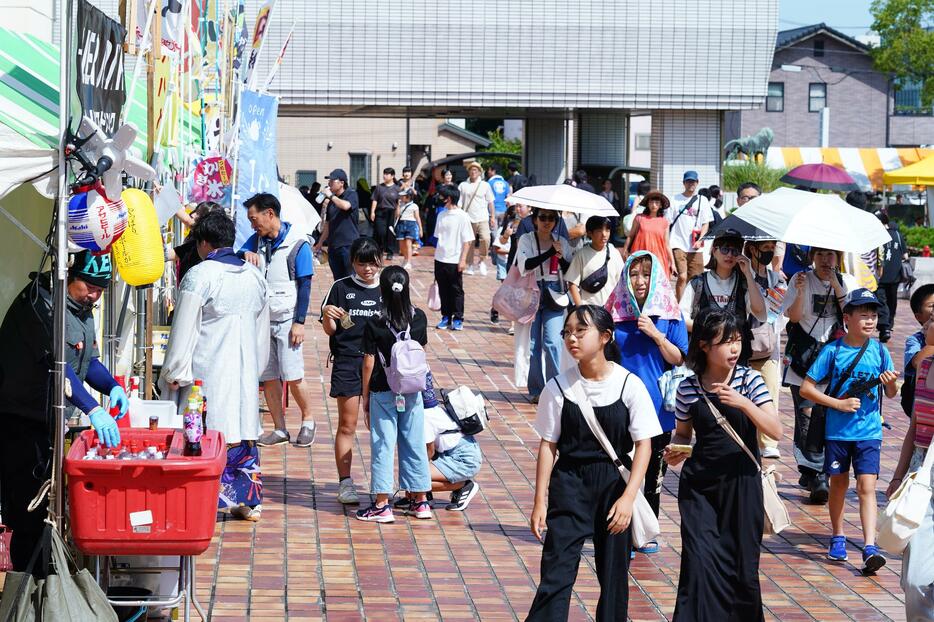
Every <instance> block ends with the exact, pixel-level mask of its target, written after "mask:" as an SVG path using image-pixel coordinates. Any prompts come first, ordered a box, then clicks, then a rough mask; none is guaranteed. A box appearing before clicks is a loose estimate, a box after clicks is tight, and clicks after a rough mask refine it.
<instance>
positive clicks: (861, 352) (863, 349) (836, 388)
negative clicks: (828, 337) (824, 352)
mask: <svg viewBox="0 0 934 622" xmlns="http://www.w3.org/2000/svg"><path fill="white" fill-rule="evenodd" d="M869 341H870V340H869V339H867V340H866V342H865V343H864V344H863V347H861V348H860V349H859V352H857V353H856V356H855V357H854V358H853V362H851V363H850V365H849V367H847V368H846V371H845V372H843V375H842V376H840V380H838V381H837V384H836V386H834V388H833V389H831V390H830V391H828V392H827V395H829V396H830V397H833V398H836V397H837V393H839V392H840V389H842V388H843V385H844V384H846V379H847V378H849V377H850V374H852V373H853V370H854V369H856V365H857V364H859V360H860V359H861V358H863V355H864V354H865V353H866V348H868V347H869ZM836 348H837V350H839V349H840V340H839V339H838V340H837V345H836ZM834 359H836V356H835V357H834ZM831 380H832V378H831ZM829 386H830V385H828V387H829Z"/></svg>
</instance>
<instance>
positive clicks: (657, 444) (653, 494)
mask: <svg viewBox="0 0 934 622" xmlns="http://www.w3.org/2000/svg"><path fill="white" fill-rule="evenodd" d="M670 442H671V432H662V433H661V434H659V435H658V436H656V437H655V438H653V439H652V456H651V457H650V458H649V466H648V468H647V469H646V471H645V485H644V486H643V487H642V489H643V491H644V494H645V500H646V501H648V502H649V505H650V506H652V511H654V512H655V516H658V509H659V507H660V505H661V500H662V482H663V481H664V480H665V473H667V472H668V463H667V462H665V461H664V460H663V459H662V454H663V453H664V452H665V447H667V446H668V444H669V443H670Z"/></svg>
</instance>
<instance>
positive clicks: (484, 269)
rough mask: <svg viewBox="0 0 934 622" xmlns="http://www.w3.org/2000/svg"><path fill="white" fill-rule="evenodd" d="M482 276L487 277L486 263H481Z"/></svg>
mask: <svg viewBox="0 0 934 622" xmlns="http://www.w3.org/2000/svg"><path fill="white" fill-rule="evenodd" d="M480 276H486V262H484V261H481V262H480Z"/></svg>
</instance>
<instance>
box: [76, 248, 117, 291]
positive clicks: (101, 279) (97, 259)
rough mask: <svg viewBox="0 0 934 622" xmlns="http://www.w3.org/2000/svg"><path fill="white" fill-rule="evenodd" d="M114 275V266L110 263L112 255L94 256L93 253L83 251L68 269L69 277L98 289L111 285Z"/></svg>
mask: <svg viewBox="0 0 934 622" xmlns="http://www.w3.org/2000/svg"><path fill="white" fill-rule="evenodd" d="M112 275H113V265H112V264H111V263H110V255H109V254H105V255H94V254H93V253H91V251H81V252H80V253H78V254H77V255H75V261H74V263H73V264H72V265H71V268H69V269H68V276H70V277H72V278H74V279H80V280H82V281H84V282H85V283H90V284H91V285H96V286H97V287H107V286H108V285H110V277H111V276H112Z"/></svg>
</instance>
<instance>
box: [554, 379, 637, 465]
mask: <svg viewBox="0 0 934 622" xmlns="http://www.w3.org/2000/svg"><path fill="white" fill-rule="evenodd" d="M555 382H558V381H557V380H555ZM567 394H568V395H570V396H571V397H572V398H573V400H572V401H573V402H574V403H575V404H577V407H578V408H580V411H581V415H583V417H584V421H586V422H587V427H588V428H590V431H591V432H592V433H593V435H594V436H595V437H596V438H597V442H598V443H600V447H602V448H603V451H605V452H606V454H607V455H608V456H609V457H610V460H611V461H612V462H613V466H615V467H616V470H617V471H619V474H620V476H621V477H622V478H623V481H625V482H627V483H628V482H629V475H630V473H629V469H627V468H626V465H625V464H623V461H622V460H620V459H619V456H618V455H617V453H616V449H614V448H613V444H612V443H611V442H610V439H609V438H607V435H606V432H604V431H603V426H601V425H600V422H599V421H597V415H596V414H595V413H594V411H593V407H592V406H591V405H590V400H588V399H587V396H586V395H585V394H584V391H583V389H582V388H581V381H580V378H578V379H576V380H575V381H574V383H573V384H572V385H571V386H570V387H569V388H568V392H567Z"/></svg>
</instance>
